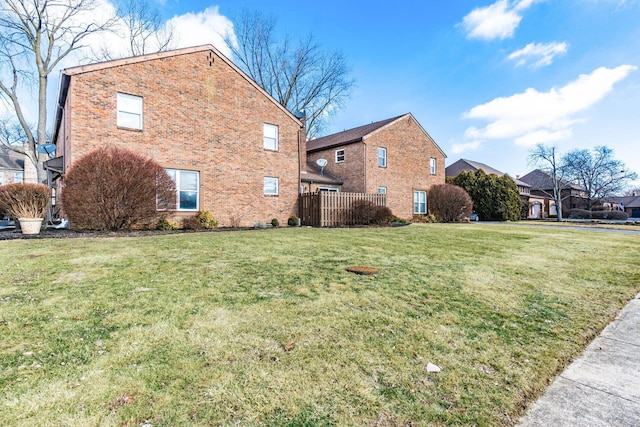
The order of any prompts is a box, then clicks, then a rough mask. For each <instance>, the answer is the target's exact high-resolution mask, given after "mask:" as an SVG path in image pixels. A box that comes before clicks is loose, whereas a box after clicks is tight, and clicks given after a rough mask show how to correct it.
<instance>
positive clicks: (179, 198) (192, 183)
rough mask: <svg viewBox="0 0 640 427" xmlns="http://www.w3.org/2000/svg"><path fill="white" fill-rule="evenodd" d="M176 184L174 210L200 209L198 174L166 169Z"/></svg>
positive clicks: (196, 172)
mask: <svg viewBox="0 0 640 427" xmlns="http://www.w3.org/2000/svg"><path fill="white" fill-rule="evenodd" d="M167 173H168V174H169V176H170V177H171V179H173V182H175V183H176V210H178V211H197V210H199V209H200V172H198V171H187V170H180V169H167Z"/></svg>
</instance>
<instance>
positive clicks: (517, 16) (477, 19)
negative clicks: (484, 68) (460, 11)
mask: <svg viewBox="0 0 640 427" xmlns="http://www.w3.org/2000/svg"><path fill="white" fill-rule="evenodd" d="M540 1H544V0H520V1H515V2H509V0H498V1H497V2H495V3H493V4H491V5H489V6H485V7H478V8H475V9H473V10H472V11H471V12H470V13H469V14H468V15H466V16H465V17H464V18H462V26H463V27H464V29H465V30H466V32H467V38H470V39H483V40H494V39H507V38H511V37H513V33H514V32H515V30H516V28H518V25H520V21H521V20H522V14H521V12H523V11H525V10H526V9H528V8H529V7H531V5H533V4H535V3H538V2H540Z"/></svg>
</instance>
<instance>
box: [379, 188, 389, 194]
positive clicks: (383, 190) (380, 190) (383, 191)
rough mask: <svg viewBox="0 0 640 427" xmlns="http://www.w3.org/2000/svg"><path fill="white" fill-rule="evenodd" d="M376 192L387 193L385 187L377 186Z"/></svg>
mask: <svg viewBox="0 0 640 427" xmlns="http://www.w3.org/2000/svg"><path fill="white" fill-rule="evenodd" d="M378 194H387V187H378Z"/></svg>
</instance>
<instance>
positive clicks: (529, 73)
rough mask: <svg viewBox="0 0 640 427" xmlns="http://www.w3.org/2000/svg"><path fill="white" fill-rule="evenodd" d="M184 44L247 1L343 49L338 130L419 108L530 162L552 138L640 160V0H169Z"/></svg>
mask: <svg viewBox="0 0 640 427" xmlns="http://www.w3.org/2000/svg"><path fill="white" fill-rule="evenodd" d="M158 5H159V7H160V9H161V11H162V13H163V16H164V18H165V19H167V20H170V21H171V22H172V23H173V24H174V28H175V31H176V33H177V35H178V36H179V45H180V47H183V46H188V45H196V44H204V43H213V44H214V45H216V46H217V47H219V48H220V49H221V50H223V52H228V51H227V50H226V49H225V48H224V46H223V44H222V43H221V37H220V35H219V34H232V31H233V27H232V24H231V21H230V19H232V17H233V16H237V15H239V13H240V12H241V10H242V9H243V8H247V9H250V10H254V9H255V10H259V11H261V12H263V13H264V14H267V15H273V16H274V17H275V18H276V19H277V22H278V24H277V29H278V31H279V32H281V33H282V34H284V33H289V34H292V35H296V34H297V35H300V36H301V37H304V36H307V35H309V34H312V35H313V36H314V37H315V39H316V41H317V42H319V43H320V44H321V45H322V46H323V47H324V48H325V49H327V50H331V51H333V50H340V51H342V52H343V53H344V54H345V55H346V57H347V59H348V61H349V63H350V65H351V67H352V71H353V77H354V78H355V80H356V86H355V88H354V91H353V93H352V96H351V98H350V99H349V100H348V102H347V103H346V107H345V108H344V109H343V110H342V111H340V112H339V113H338V115H337V116H336V117H335V119H334V121H333V122H332V123H331V124H330V126H329V131H330V132H329V133H333V132H337V131H341V130H343V129H347V128H351V127H355V126H359V125H363V124H366V123H370V122H372V121H377V120H383V119H386V118H388V117H392V116H396V115H400V114H404V113H406V112H411V113H413V115H414V116H415V117H416V118H417V119H418V121H419V122H420V123H421V124H422V126H423V127H424V128H425V129H426V130H427V132H429V134H430V135H431V136H432V137H433V138H434V139H435V141H436V142H437V143H438V144H439V145H440V147H441V148H442V149H443V150H444V151H445V153H446V154H447V155H448V159H447V164H451V163H453V162H455V161H456V160H458V159H459V158H467V159H471V160H476V161H480V162H484V163H487V164H488V165H490V166H492V167H494V168H496V169H499V170H502V171H504V172H508V173H509V174H511V175H514V176H515V175H522V174H525V173H526V172H528V171H529V170H531V169H532V167H531V166H529V165H528V163H527V156H528V154H529V151H530V150H531V148H532V146H533V145H535V143H537V142H543V143H546V144H550V145H555V146H557V147H558V149H559V151H560V152H561V153H564V152H566V151H568V150H571V149H574V148H592V147H594V146H596V145H602V144H604V145H607V146H609V147H611V148H613V149H614V150H615V155H616V157H617V158H619V159H621V160H623V161H624V162H625V163H626V164H627V166H628V167H629V168H630V169H633V170H635V171H637V172H640V149H639V147H640V70H638V69H637V67H639V66H640V0H498V1H495V0H486V1H484V0H458V1H455V0H452V1H435V0H426V1H425V0H421V1H418V0H407V1H403V2H389V1H368V2H348V1H344V0H343V1H334V0H325V1H323V2H300V1H271V2H265V1H257V0H247V1H238V0H234V1H231V0H228V1H226V0H220V1H214V2H211V3H209V2H202V1H185V0H164V1H162V2H159V3H158Z"/></svg>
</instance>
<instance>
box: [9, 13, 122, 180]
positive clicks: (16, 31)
mask: <svg viewBox="0 0 640 427" xmlns="http://www.w3.org/2000/svg"><path fill="white" fill-rule="evenodd" d="M97 7H98V3H97V2H96V0H3V1H2V6H1V7H0V94H1V95H2V97H3V98H4V99H5V100H6V101H7V103H8V104H9V106H10V107H11V108H10V109H11V113H12V117H10V118H8V119H5V121H4V129H5V130H11V129H12V123H17V124H18V125H19V129H20V131H21V132H22V133H23V135H22V136H23V137H24V138H25V141H24V145H14V144H11V143H10V140H9V141H8V140H5V139H4V138H3V139H2V141H0V142H1V143H2V144H3V145H5V146H7V147H8V148H9V149H11V150H13V151H17V152H20V153H23V154H26V155H27V156H28V157H29V158H30V160H31V161H32V162H33V164H34V165H35V166H36V169H37V170H38V181H43V180H44V176H43V172H42V170H41V168H38V167H37V166H38V156H37V151H36V146H37V145H38V144H39V143H45V142H46V136H47V135H46V130H47V84H48V77H49V74H50V73H51V72H52V71H53V70H54V69H55V67H56V66H57V65H58V64H59V63H60V61H62V60H63V59H64V58H65V57H66V56H67V55H69V54H70V53H71V52H73V51H75V50H77V49H79V48H81V47H82V41H83V40H84V39H85V37H87V36H89V35H90V34H94V33H96V32H99V31H102V30H104V29H105V28H107V27H108V26H109V25H111V23H112V20H110V19H107V20H106V21H104V22H95V21H93V20H92V19H88V18H91V17H92V16H91V13H92V12H93V11H95V10H96V8H97ZM30 99H36V100H37V104H38V106H37V109H38V112H37V124H36V126H35V129H34V128H33V126H32V125H31V124H30V123H29V122H28V121H27V117H26V115H25V110H24V108H25V104H24V103H23V101H24V102H25V103H26V102H28V101H29V100H30Z"/></svg>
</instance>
